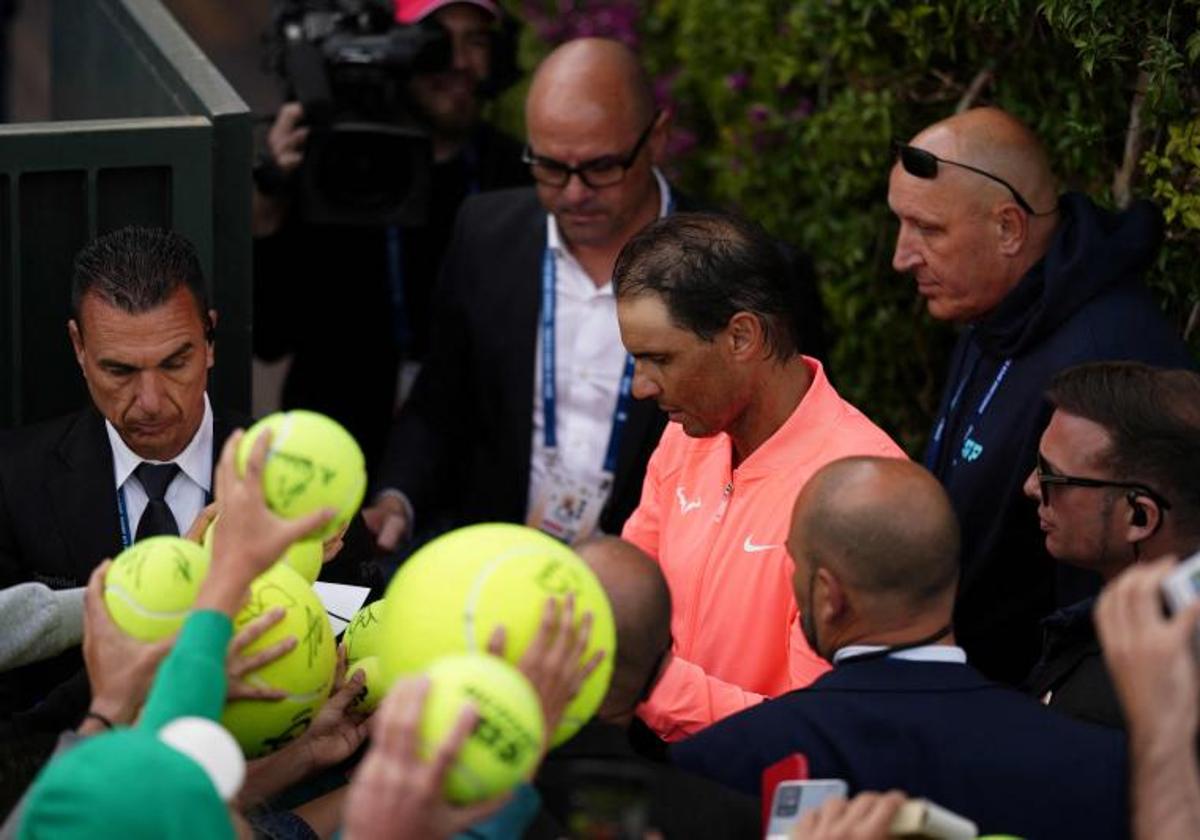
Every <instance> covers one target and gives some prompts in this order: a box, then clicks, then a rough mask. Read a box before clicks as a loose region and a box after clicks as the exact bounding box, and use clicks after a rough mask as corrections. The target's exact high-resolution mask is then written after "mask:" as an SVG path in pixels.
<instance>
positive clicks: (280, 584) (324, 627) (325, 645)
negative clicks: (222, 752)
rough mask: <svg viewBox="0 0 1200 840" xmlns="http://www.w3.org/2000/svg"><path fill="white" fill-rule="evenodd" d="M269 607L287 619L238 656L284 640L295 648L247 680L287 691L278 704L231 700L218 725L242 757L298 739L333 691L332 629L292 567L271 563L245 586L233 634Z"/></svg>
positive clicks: (310, 590)
mask: <svg viewBox="0 0 1200 840" xmlns="http://www.w3.org/2000/svg"><path fill="white" fill-rule="evenodd" d="M274 607H283V608H285V609H286V610H287V615H286V616H285V617H284V619H283V620H282V621H280V622H279V623H278V624H276V625H274V626H272V627H271V629H270V630H268V631H267V632H266V633H264V634H263V635H262V636H260V637H259V638H258V639H257V640H256V641H255V642H254V643H253V644H251V645H249V646H248V647H246V648H245V649H244V651H243V654H244V655H245V654H252V653H255V652H257V651H260V650H263V649H264V648H267V647H270V646H271V645H273V644H275V643H276V642H278V641H281V640H283V639H285V638H287V637H288V636H294V637H295V639H296V646H295V647H294V648H292V650H290V651H288V652H287V653H286V654H284V655H283V656H282V657H280V658H279V659H276V660H275V661H274V662H271V663H269V664H267V665H264V666H263V667H262V668H259V669H258V670H257V671H254V672H252V673H251V674H250V675H249V676H248V677H246V680H247V682H250V683H252V684H255V685H258V686H263V687H269V688H275V689H279V690H281V691H286V692H287V697H286V698H285V699H283V700H234V701H232V702H230V703H228V704H227V705H226V706H225V711H224V713H223V714H222V716H221V723H222V724H223V725H224V726H225V728H226V729H228V730H229V731H230V732H232V733H233V735H234V737H235V738H237V741H238V743H239V744H241V746H242V749H243V750H244V751H245V753H246V755H247V757H249V758H255V757H257V756H260V755H263V754H265V753H268V752H271V751H273V750H276V749H279V748H280V747H282V746H284V745H285V744H287V743H288V742H289V741H291V740H292V739H294V738H296V737H298V736H300V735H302V734H303V733H304V731H305V730H306V729H308V727H309V724H311V723H312V719H313V718H314V717H315V716H316V714H317V712H319V711H320V710H321V707H322V706H323V705H325V701H326V700H327V699H328V698H329V692H330V690H331V689H332V688H333V676H334V670H335V668H336V666H337V651H336V649H335V647H334V643H333V628H332V627H330V626H329V617H328V616H327V615H326V614H325V608H324V607H323V606H322V605H321V602H320V600H318V599H317V596H316V594H315V593H314V592H313V590H312V587H310V586H309V585H308V582H307V581H305V580H304V578H302V577H300V575H298V574H297V573H296V572H295V571H293V570H292V569H291V567H289V566H286V565H284V564H283V563H276V564H275V565H274V566H272V567H271V568H270V569H268V570H267V571H266V572H264V573H263V574H262V575H259V576H258V577H257V578H255V580H254V582H253V583H251V584H250V601H249V603H247V604H246V606H245V607H243V608H242V610H241V612H239V613H238V614H237V617H236V618H235V619H234V622H233V623H234V632H237V631H240V630H241V629H242V628H243V627H245V626H246V625H247V624H249V623H250V622H251V621H254V620H255V619H256V618H258V617H259V616H261V615H263V614H264V613H266V612H268V611H270V610H271V609H273V608H274Z"/></svg>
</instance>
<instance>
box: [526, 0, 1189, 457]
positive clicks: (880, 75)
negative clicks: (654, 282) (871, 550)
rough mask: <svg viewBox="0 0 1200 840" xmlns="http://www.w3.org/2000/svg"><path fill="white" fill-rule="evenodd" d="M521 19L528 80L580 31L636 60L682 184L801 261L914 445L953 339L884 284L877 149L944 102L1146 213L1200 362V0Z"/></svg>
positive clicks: (847, 1) (892, 276)
mask: <svg viewBox="0 0 1200 840" xmlns="http://www.w3.org/2000/svg"><path fill="white" fill-rule="evenodd" d="M517 11H518V13H520V14H523V16H524V17H525V19H526V20H527V22H529V23H530V24H531V25H530V26H529V27H528V30H527V36H526V40H525V43H524V49H523V53H524V58H525V60H526V62H527V64H528V66H532V65H533V63H535V62H536V60H537V59H538V58H539V57H540V55H542V54H544V53H545V52H546V51H547V50H548V49H549V48H550V47H551V46H552V45H553V43H555V42H557V41H561V40H565V39H566V38H569V37H572V36H576V35H580V34H601V35H610V36H614V37H618V38H621V39H622V40H625V41H626V42H628V43H631V44H632V45H634V46H636V47H638V48H639V50H640V52H641V53H642V55H643V57H644V60H645V61H646V63H647V65H648V67H649V68H650V69H651V70H652V72H653V73H654V74H655V76H656V79H657V81H658V88H659V93H660V98H662V99H664V100H665V101H666V103H667V104H669V105H670V106H671V107H673V108H674V110H675V112H676V125H677V129H676V134H675V137H674V142H673V144H672V145H673V148H674V150H675V155H674V159H673V160H672V162H671V168H672V171H673V176H674V177H675V178H676V179H677V181H678V182H679V183H680V184H681V185H682V186H683V187H684V188H685V189H687V190H689V191H690V192H692V193H694V194H697V195H700V196H703V197H705V198H706V199H708V200H709V201H711V202H714V203H716V204H719V205H722V206H727V207H729V208H731V209H736V210H739V211H741V212H743V213H745V214H746V215H747V216H749V217H751V218H753V219H755V220H757V221H758V222H760V223H761V224H763V225H764V226H765V227H766V228H767V229H768V230H770V231H771V232H772V233H773V234H775V235H776V236H778V237H780V238H782V239H785V240H787V241H790V242H792V243H794V244H796V245H798V246H800V247H801V248H803V249H804V250H806V251H807V252H808V253H809V254H810V255H812V257H813V259H814V261H815V264H816V267H817V271H818V276H819V278H820V284H821V294H822V297H823V299H824V302H825V304H826V307H827V315H828V320H829V332H830V334H831V337H832V338H833V339H834V341H835V344H834V348H833V351H832V359H831V360H830V361H831V365H832V369H833V371H834V373H835V376H836V380H837V383H838V387H839V389H840V390H841V391H842V392H843V394H845V395H846V396H847V397H848V398H849V399H850V400H851V401H853V402H854V403H856V404H857V405H859V406H860V407H861V408H862V409H863V410H864V411H866V412H867V413H868V414H869V415H870V416H872V417H873V418H874V419H876V421H877V422H879V423H881V424H882V425H883V426H884V427H885V428H887V429H888V430H889V431H891V432H893V433H894V434H896V435H897V436H898V437H899V438H900V439H901V440H902V441H903V442H904V443H905V444H906V445H907V446H908V447H909V449H910V451H913V452H916V451H917V450H918V449H919V447H920V446H921V445H922V443H923V441H924V437H925V435H926V433H927V430H928V426H929V419H930V416H931V415H932V413H933V411H934V410H935V409H936V402H937V397H938V395H939V393H940V389H941V387H942V384H943V383H942V378H943V376H944V364H945V357H946V354H947V351H948V348H949V345H950V342H951V341H952V339H953V335H952V331H951V329H950V328H949V327H947V326H945V325H940V324H936V323H934V322H933V321H931V320H930V319H929V318H928V317H927V316H926V315H925V314H924V308H923V306H922V305H921V303H920V301H919V300H918V299H917V297H916V294H915V292H914V289H913V285H912V283H911V281H910V280H908V279H906V278H904V277H901V276H899V275H897V274H896V273H895V272H894V271H893V270H892V269H891V253H892V243H893V240H894V237H895V233H896V226H895V222H894V221H893V219H892V217H891V214H890V213H889V211H888V208H887V204H886V193H887V172H888V168H889V166H890V164H891V159H890V152H889V144H890V142H891V140H892V139H893V138H908V137H911V136H912V135H913V134H915V133H916V132H917V131H919V130H920V129H921V128H923V127H924V126H926V125H928V124H929V123H931V122H934V121H936V120H938V119H941V118H943V117H945V116H948V115H949V114H951V113H952V112H954V111H955V109H956V108H962V107H968V106H970V105H980V104H995V105H999V106H1001V107H1003V108H1005V109H1007V110H1009V111H1011V112H1013V113H1015V114H1016V115H1017V116H1019V117H1020V118H1022V119H1023V120H1025V121H1026V122H1027V123H1029V124H1030V125H1031V126H1032V127H1033V128H1034V130H1035V131H1037V133H1038V134H1039V135H1040V136H1041V137H1042V138H1043V139H1044V141H1045V142H1046V144H1047V146H1048V148H1049V151H1050V154H1051V156H1052V158H1053V160H1054V163H1055V166H1056V169H1057V172H1058V174H1059V177H1060V179H1061V181H1062V185H1063V188H1064V189H1075V190H1081V191H1083V192H1086V193H1088V194H1090V195H1092V196H1093V197H1094V198H1096V199H1097V200H1099V201H1100V202H1102V203H1105V204H1109V205H1120V204H1123V203H1124V202H1126V201H1127V200H1128V199H1129V196H1130V195H1132V196H1135V197H1138V196H1144V197H1152V198H1154V199H1155V200H1156V201H1157V202H1158V203H1159V204H1160V206H1162V207H1163V209H1164V212H1165V214H1166V217H1167V221H1168V239H1167V243H1166V246H1165V247H1164V249H1163V251H1162V254H1161V256H1160V258H1159V260H1158V263H1157V265H1156V266H1155V269H1154V270H1153V272H1152V273H1151V276H1150V277H1149V282H1150V283H1151V284H1152V286H1153V287H1154V288H1155V290H1156V291H1157V292H1158V294H1159V296H1160V298H1161V300H1162V303H1163V306H1164V308H1165V309H1166V311H1167V312H1168V314H1169V315H1170V317H1171V318H1172V319H1173V321H1174V322H1175V323H1177V324H1178V326H1179V329H1180V330H1181V331H1185V332H1187V333H1188V334H1189V340H1190V341H1191V343H1192V346H1193V348H1200V343H1198V341H1197V334H1198V333H1200V330H1197V329H1195V325H1196V324H1195V322H1196V320H1197V313H1198V312H1200V267H1198V265H1200V0H1041V2H1035V0H944V2H903V0H895V2H893V0H641V2H638V0H604V1H603V2H601V0H590V2H589V0H525V3H524V5H523V7H522V8H521V9H519V10H517ZM521 95H522V93H521V91H520V90H518V91H515V92H514V93H513V94H512V98H511V100H510V102H512V103H515V102H519V98H520V96H521ZM510 113H511V114H516V113H519V109H517V108H516V107H513V106H512V105H510ZM1131 122H1133V123H1135V128H1134V130H1133V131H1132V132H1131ZM1130 137H1132V143H1131V144H1130V142H1129V141H1130ZM1127 146H1128V148H1127ZM1122 174H1123V175H1124V176H1125V177H1124V183H1125V186H1122V177H1121V176H1122Z"/></svg>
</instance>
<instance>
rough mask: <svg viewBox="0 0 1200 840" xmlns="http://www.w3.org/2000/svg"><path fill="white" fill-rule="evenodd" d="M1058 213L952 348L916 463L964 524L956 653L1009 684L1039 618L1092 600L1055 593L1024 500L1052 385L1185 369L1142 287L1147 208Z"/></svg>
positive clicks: (1023, 669) (1034, 650)
mask: <svg viewBox="0 0 1200 840" xmlns="http://www.w3.org/2000/svg"><path fill="white" fill-rule="evenodd" d="M1059 211H1060V213H1061V216H1062V221H1061V223H1060V225H1059V229H1058V231H1057V232H1056V233H1055V236H1054V238H1053V240H1051V243H1050V247H1049V249H1048V250H1047V252H1046V255H1045V256H1044V257H1043V258H1042V260H1041V261H1040V262H1038V263H1037V264H1036V265H1035V266H1034V267H1033V268H1032V269H1030V271H1029V273H1028V274H1026V275H1025V277H1023V278H1022V279H1021V281H1020V282H1019V283H1018V284H1017V285H1016V287H1015V288H1013V290H1012V291H1011V292H1009V294H1008V295H1007V296H1006V297H1005V298H1004V300H1002V301H1001V302H1000V304H999V305H998V306H997V307H996V308H995V309H994V310H992V311H991V312H989V313H988V314H987V315H986V316H984V317H983V318H981V319H980V320H978V321H977V322H975V323H973V324H971V325H969V326H968V327H967V328H966V329H965V330H964V331H963V333H962V335H961V336H960V337H959V340H958V344H957V345H956V347H955V350H954V354H953V356H952V357H951V361H950V368H949V370H950V378H949V380H948V381H947V383H946V388H945V391H944V393H943V394H942V402H941V406H940V407H939V408H938V420H937V422H936V425H935V427H934V435H933V438H932V439H931V441H930V444H929V447H928V448H927V450H926V452H925V465H926V466H927V467H929V468H930V469H931V470H932V471H933V473H934V474H935V475H936V476H937V477H938V479H939V480H940V481H941V482H942V484H943V485H944V486H945V487H946V490H947V492H948V493H949V495H950V499H951V501H952V502H953V503H954V508H955V510H956V511H957V512H958V516H959V522H960V524H961V526H962V534H963V547H962V576H961V580H960V582H959V593H958V600H957V602H956V605H955V614H954V620H955V631H956V636H957V639H958V642H959V644H961V645H962V646H963V647H964V648H966V650H967V655H968V658H969V659H970V661H971V662H972V664H974V665H975V666H976V667H977V668H979V669H980V670H981V671H983V672H984V673H985V674H987V675H988V676H989V677H992V678H993V679H997V680H1001V681H1004V682H1008V683H1011V684H1016V683H1017V682H1019V681H1020V680H1021V679H1022V678H1023V677H1024V676H1025V675H1026V674H1027V673H1028V671H1029V669H1030V668H1031V667H1032V666H1033V664H1034V662H1036V661H1037V656H1038V652H1039V649H1040V630H1039V626H1038V622H1039V620H1040V619H1041V618H1042V617H1043V616H1045V615H1047V614H1048V613H1050V612H1051V611H1052V610H1053V609H1054V607H1055V606H1056V604H1062V603H1070V602H1071V601H1073V600H1077V599H1078V598H1079V597H1082V596H1083V595H1084V594H1086V591H1081V589H1082V590H1086V589H1088V588H1092V589H1094V588H1095V584H1092V583H1090V582H1087V581H1085V582H1083V584H1082V585H1081V584H1080V581H1079V579H1078V578H1074V579H1071V578H1070V577H1068V576H1066V575H1065V573H1064V574H1060V575H1059V576H1058V577H1059V579H1058V580H1057V584H1056V567H1055V563H1054V561H1053V560H1052V559H1051V558H1050V556H1049V555H1048V554H1047V553H1046V550H1045V545H1044V542H1043V538H1042V533H1041V531H1040V529H1039V527H1038V520H1037V514H1036V510H1035V505H1034V504H1033V502H1031V501H1029V500H1028V499H1026V498H1025V497H1024V495H1023V494H1022V491H1021V485H1022V484H1023V482H1024V481H1025V478H1026V476H1028V475H1029V472H1030V470H1031V469H1032V468H1033V466H1034V461H1035V458H1036V455H1037V448H1038V440H1039V438H1040V437H1041V434H1042V431H1043V430H1044V429H1045V427H1046V424H1047V423H1048V422H1049V420H1050V414H1051V408H1050V405H1049V404H1048V403H1047V402H1046V399H1045V396H1044V394H1045V391H1046V388H1047V386H1048V385H1049V383H1050V380H1051V379H1053V377H1054V375H1055V374H1057V373H1058V372H1059V371H1061V370H1064V369H1065V368H1068V367H1071V366H1072V365H1076V364H1081V363H1083V362H1092V361H1104V360H1118V359H1129V360H1136V361H1141V362H1146V363H1148V364H1152V365H1158V366H1163V367H1191V366H1192V365H1193V361H1192V359H1191V358H1190V356H1189V354H1188V351H1187V348H1186V347H1185V346H1184V344H1183V342H1182V340H1181V339H1180V338H1179V337H1178V335H1177V334H1176V332H1175V330H1174V329H1173V328H1172V327H1171V326H1170V324H1169V323H1168V322H1167V320H1166V319H1165V318H1164V317H1163V315H1162V312H1161V311H1160V309H1159V307H1158V304H1157V303H1156V302H1155V301H1154V299H1153V297H1152V296H1151V295H1150V293H1149V291H1148V290H1147V288H1146V287H1145V285H1144V284H1143V283H1142V282H1141V279H1140V278H1141V275H1142V273H1143V272H1144V271H1145V270H1146V268H1147V267H1148V266H1149V265H1150V264H1151V262H1152V261H1153V260H1154V257H1155V255H1156V254H1157V253H1158V248H1159V245H1160V244H1161V242H1162V230H1163V227H1162V217H1161V215H1160V214H1159V211H1158V209H1157V208H1156V207H1155V206H1154V205H1152V204H1150V203H1149V202H1144V201H1142V202H1137V203H1135V204H1134V205H1132V206H1131V207H1130V208H1129V209H1128V210H1126V211H1124V212H1122V213H1111V212H1108V211H1105V210H1102V209H1100V208H1099V207H1097V206H1096V205H1095V204H1093V203H1092V202H1091V200H1090V199H1088V198H1087V197H1086V196H1083V195H1080V194H1078V193H1067V194H1066V195H1064V196H1062V198H1061V199H1060V200H1059ZM939 433H940V434H939ZM1056 585H1057V587H1058V589H1059V590H1060V591H1059V592H1056ZM1066 588H1070V589H1073V590H1074V591H1062V590H1064V589H1066Z"/></svg>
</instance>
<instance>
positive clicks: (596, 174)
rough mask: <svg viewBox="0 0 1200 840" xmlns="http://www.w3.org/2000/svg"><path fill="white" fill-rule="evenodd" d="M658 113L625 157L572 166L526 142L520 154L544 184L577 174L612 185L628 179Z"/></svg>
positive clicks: (592, 184) (555, 183)
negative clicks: (545, 154) (626, 174)
mask: <svg viewBox="0 0 1200 840" xmlns="http://www.w3.org/2000/svg"><path fill="white" fill-rule="evenodd" d="M659 113H661V112H659V111H655V112H654V117H653V118H652V119H651V120H650V124H649V125H648V126H646V128H645V130H644V131H643V132H642V133H641V134H640V135H639V136H638V139H637V142H636V143H634V144H633V149H631V150H630V152H629V154H627V155H625V157H620V156H618V155H605V156H604V157H598V158H594V159H592V160H585V161H584V162H583V163H581V164H579V165H578V166H569V165H567V164H565V163H563V162H562V161H561V160H555V159H554V158H548V157H543V156H541V155H537V154H534V153H533V149H531V148H529V146H528V145H526V146H525V152H524V153H523V154H522V155H521V160H523V161H524V162H525V163H527V164H529V170H530V172H532V173H533V179H534V180H535V181H537V182H538V183H539V184H545V185H547V186H550V187H565V186H566V185H567V182H568V181H570V180H571V176H572V175H578V176H579V178H580V179H581V180H582V181H583V183H585V184H587V185H588V186H589V187H591V188H592V189H598V188H600V187H611V186H612V185H613V184H619V183H621V181H623V180H624V179H625V173H626V172H628V171H629V168H630V167H631V166H633V162H634V161H635V160H637V156H638V154H640V153H641V151H642V147H643V146H645V145H646V141H647V140H648V139H649V138H650V132H651V131H653V130H654V125H655V123H657V122H658V115H659Z"/></svg>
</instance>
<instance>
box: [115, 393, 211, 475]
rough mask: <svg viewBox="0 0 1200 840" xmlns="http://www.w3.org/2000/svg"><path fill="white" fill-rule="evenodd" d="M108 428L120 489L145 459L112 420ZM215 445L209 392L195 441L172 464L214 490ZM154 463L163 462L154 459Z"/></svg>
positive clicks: (206, 394) (193, 438)
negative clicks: (213, 461)
mask: <svg viewBox="0 0 1200 840" xmlns="http://www.w3.org/2000/svg"><path fill="white" fill-rule="evenodd" d="M104 430H105V431H106V432H107V433H108V443H109V446H110V447H111V448H112V455H113V478H114V479H115V481H116V483H117V489H120V488H121V486H122V485H124V484H125V482H126V481H128V480H129V476H131V475H132V474H133V471H134V470H135V469H137V467H138V465H139V464H141V463H142V461H144V460H145V459H144V458H142V457H141V456H139V455H138V454H137V453H136V452H134V451H133V450H132V449H130V448H129V446H128V444H126V443H125V441H123V440H122V439H121V435H120V434H118V433H117V430H116V428H115V427H114V426H113V424H112V423H110V422H108V420H105V421H104ZM212 444H213V413H212V405H211V403H209V401H208V393H207V392H205V394H204V417H203V418H202V419H201V420H200V428H198V429H196V434H194V435H192V439H191V441H190V442H189V443H188V445H187V446H185V447H184V448H183V451H182V452H180V453H179V455H177V456H176V457H175V458H173V459H172V460H171V461H170V463H173V464H178V465H179V469H180V470H181V471H182V472H183V474H184V475H186V476H187V477H188V478H190V479H191V480H192V481H194V482H195V483H196V484H198V485H199V486H200V487H201V489H203V490H204V492H205V493H209V492H211V491H212ZM151 463H163V462H159V461H151Z"/></svg>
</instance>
